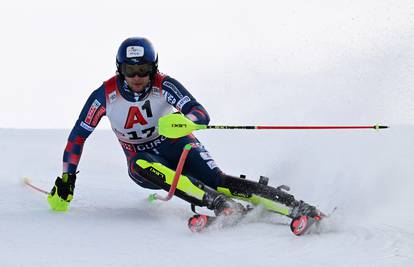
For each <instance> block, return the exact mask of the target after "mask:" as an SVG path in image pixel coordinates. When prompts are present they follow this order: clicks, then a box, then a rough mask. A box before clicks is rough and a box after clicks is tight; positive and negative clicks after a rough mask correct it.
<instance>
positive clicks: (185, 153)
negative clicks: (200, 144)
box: [150, 143, 194, 201]
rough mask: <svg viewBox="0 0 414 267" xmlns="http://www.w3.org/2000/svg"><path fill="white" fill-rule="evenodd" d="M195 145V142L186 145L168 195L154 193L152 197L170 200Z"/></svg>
mask: <svg viewBox="0 0 414 267" xmlns="http://www.w3.org/2000/svg"><path fill="white" fill-rule="evenodd" d="M193 146H194V144H193V143H190V144H186V145H185V146H184V148H183V152H182V153H181V156H180V160H179V161H178V165H177V169H176V170H175V175H174V179H173V181H172V183H171V186H170V190H169V191H168V194H167V196H165V197H162V196H159V195H158V194H153V195H151V196H150V199H153V200H156V199H158V200H162V201H168V200H170V199H171V198H172V197H173V195H174V193H175V190H176V189H177V185H178V181H179V180H180V176H181V172H182V171H183V167H184V163H185V160H186V159H187V155H188V153H189V152H190V150H191V148H192V147H193Z"/></svg>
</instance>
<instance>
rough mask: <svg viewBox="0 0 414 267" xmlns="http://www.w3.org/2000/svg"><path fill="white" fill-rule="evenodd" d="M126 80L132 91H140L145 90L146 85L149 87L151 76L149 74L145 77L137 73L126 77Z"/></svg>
mask: <svg viewBox="0 0 414 267" xmlns="http://www.w3.org/2000/svg"><path fill="white" fill-rule="evenodd" d="M125 80H126V82H127V83H128V86H129V88H131V90H132V91H134V92H137V93H140V92H142V91H144V89H145V87H147V85H148V83H149V81H150V77H149V75H147V76H145V77H139V76H138V75H135V76H134V77H126V76H125Z"/></svg>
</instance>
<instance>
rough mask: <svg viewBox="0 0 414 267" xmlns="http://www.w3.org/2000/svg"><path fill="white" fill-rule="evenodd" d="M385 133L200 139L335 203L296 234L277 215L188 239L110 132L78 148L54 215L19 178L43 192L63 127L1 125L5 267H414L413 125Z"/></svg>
mask: <svg viewBox="0 0 414 267" xmlns="http://www.w3.org/2000/svg"><path fill="white" fill-rule="evenodd" d="M392 126H393V127H392V128H390V129H387V130H383V131H380V132H376V131H374V130H362V131H359V130H354V131H349V130H345V131H273V132H259V131H250V132H249V131H234V132H232V131H219V130H217V131H214V132H213V131H209V132H208V131H204V132H199V133H198V135H197V136H198V137H199V138H200V140H201V141H203V142H204V144H205V145H206V146H207V147H208V149H209V150H210V152H211V154H212V155H213V156H214V157H215V159H216V160H217V162H218V163H219V165H220V166H221V168H222V169H223V170H225V171H226V172H228V173H231V174H235V175H238V174H240V173H244V174H247V175H248V178H250V179H257V177H258V176H259V175H265V176H269V177H271V180H270V183H271V184H272V185H279V184H287V185H289V186H290V187H291V192H292V193H293V194H295V196H296V197H297V198H299V199H303V200H306V201H308V202H310V203H313V204H315V205H318V206H319V207H320V208H321V209H322V210H324V211H327V212H329V211H330V210H332V209H333V207H334V206H338V210H337V212H336V213H334V216H332V218H330V219H329V220H327V221H326V222H325V223H324V225H322V227H321V229H320V231H319V233H314V234H312V235H307V236H303V237H296V236H294V235H293V234H292V233H291V232H290V230H289V228H288V225H287V224H286V223H287V221H286V220H285V219H284V218H281V217H279V216H276V215H272V216H265V217H264V218H259V216H255V215H252V216H255V217H254V218H250V221H252V222H246V223H242V224H241V225H238V226H236V227H233V228H230V229H223V230H211V231H210V232H206V233H203V234H194V233H191V232H190V231H189V230H188V229H187V226H186V223H187V219H188V218H189V216H191V214H192V212H191V211H190V207H189V205H187V204H186V203H185V202H184V201H181V200H180V199H178V198H174V199H173V200H172V201H170V202H167V203H164V202H156V203H149V202H148V201H147V200H146V198H147V196H148V195H149V194H150V193H152V192H153V191H150V190H146V189H143V188H140V187H138V186H137V185H136V184H135V183H133V182H132V181H131V180H130V179H129V178H128V175H127V170H126V163H125V159H124V156H123V153H122V150H121V148H120V146H119V144H118V143H117V141H116V140H115V137H114V135H113V133H111V132H110V131H107V130H97V131H96V132H95V133H93V135H92V136H91V138H89V139H88V141H87V143H86V145H85V148H84V153H83V157H82V160H81V164H80V167H79V170H80V173H79V175H78V181H77V184H76V186H77V187H76V191H75V197H74V200H73V202H72V203H71V207H70V211H69V212H66V213H55V212H52V211H51V210H50V209H49V207H48V204H47V201H46V199H45V196H44V195H42V194H41V193H38V192H36V191H33V190H32V189H30V188H28V187H26V186H23V185H22V177H25V176H28V177H30V178H31V179H32V182H33V183H34V184H36V185H38V186H39V187H42V188H44V189H47V190H49V189H50V188H51V187H52V184H53V181H54V179H55V177H56V175H58V174H59V172H60V166H61V157H62V152H63V148H64V146H65V143H66V138H67V135H68V133H69V131H68V130H13V129H0V151H1V154H0V155H1V158H0V159H1V162H2V168H0V175H1V180H0V192H1V193H0V254H1V256H0V266H72V267H73V266H166V265H167V264H168V265H170V266H186V265H190V264H191V265H195V266H209V267H210V266H226V267H230V266H414V230H413V229H412V227H413V226H414V215H413V214H411V212H412V208H411V203H412V202H413V201H414V196H413V193H412V192H413V189H414V187H413V186H414V181H413V179H412V178H413V174H414V164H413V154H412V152H413V151H414V138H412V137H413V134H412V133H413V131H414V126H412V125H392ZM272 221H273V222H274V223H271V222H272Z"/></svg>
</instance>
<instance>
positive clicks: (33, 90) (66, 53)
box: [0, 0, 414, 128]
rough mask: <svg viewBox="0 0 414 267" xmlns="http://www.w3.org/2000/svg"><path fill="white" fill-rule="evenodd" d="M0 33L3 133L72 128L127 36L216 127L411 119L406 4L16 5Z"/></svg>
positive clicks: (412, 57)
mask: <svg viewBox="0 0 414 267" xmlns="http://www.w3.org/2000/svg"><path fill="white" fill-rule="evenodd" d="M0 32H1V40H2V42H1V49H0V58H1V59H2V60H1V63H0V66H1V67H0V68H1V70H0V71H1V73H2V86H1V89H0V99H1V100H2V101H1V105H0V128H71V127H72V126H73V124H74V122H75V120H76V118H77V116H78V114H79V112H80V109H81V107H82V106H83V104H84V102H85V101H86V99H87V97H88V95H89V94H90V93H91V92H92V91H93V90H94V89H96V88H97V87H99V86H100V85H101V83H102V82H103V81H104V80H106V79H108V78H110V77H111V76H112V75H113V74H114V72H115V55H116V51H117V48H118V46H119V44H120V43H121V42H122V41H123V40H124V39H125V38H127V37H130V36H146V37H148V38H150V39H151V40H152V41H153V43H154V45H155V47H156V48H157V50H158V52H159V58H160V70H161V71H163V72H164V73H167V74H169V75H170V76H172V77H174V78H176V79H178V80H179V81H180V82H181V83H183V84H184V85H185V86H186V87H187V89H189V91H190V92H191V93H192V94H193V95H194V96H195V97H196V98H197V99H198V100H199V102H201V103H202V104H203V105H204V106H205V107H206V108H207V110H208V111H209V113H210V115H211V117H212V123H228V124H240V123H245V124H251V123H256V124H259V123H262V124H263V123H264V124H298V123H302V124H314V123H319V124H324V123H330V124H339V123H348V124H350V123H357V124H361V123H370V124H371V123H378V122H379V123H384V124H391V125H392V124H407V123H412V122H413V121H414V92H413V91H414V90H413V85H414V75H413V74H414V2H413V1H412V0H408V1H402V0H401V1H395V0H381V1H372V0H369V1H351V0H349V1H332V0H330V1H322V0H320V1H262V0H256V1H203V2H200V1H138V0H135V1H78V0H76V1H70V3H68V2H62V1H45V0H39V1H13V2H7V4H5V3H2V4H1V8H0ZM108 127H109V124H108V122H107V121H106V120H105V121H104V122H103V123H101V125H100V127H99V128H108Z"/></svg>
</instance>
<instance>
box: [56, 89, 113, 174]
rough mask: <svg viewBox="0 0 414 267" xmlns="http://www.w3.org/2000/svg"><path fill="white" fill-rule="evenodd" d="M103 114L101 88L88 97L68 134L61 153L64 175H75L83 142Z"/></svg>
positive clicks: (102, 90)
mask: <svg viewBox="0 0 414 267" xmlns="http://www.w3.org/2000/svg"><path fill="white" fill-rule="evenodd" d="M105 113H106V109H105V93H104V89H103V87H101V88H99V89H97V90H95V91H94V92H93V93H92V94H91V95H90V96H89V98H88V100H87V101H86V103H85V105H84V106H83V108H82V111H81V113H80V115H79V118H78V120H77V121H76V123H75V126H74V127H73V128H72V131H71V132H70V134H69V138H68V142H67V144H66V147H65V151H64V153H63V172H64V173H65V172H67V173H76V170H77V167H78V164H79V161H80V157H81V155H82V149H83V145H84V143H85V140H86V138H88V137H89V135H90V134H91V133H92V132H93V130H94V129H95V127H96V126H97V125H98V123H99V121H100V120H101V118H102V117H103V116H104V115H105Z"/></svg>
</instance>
